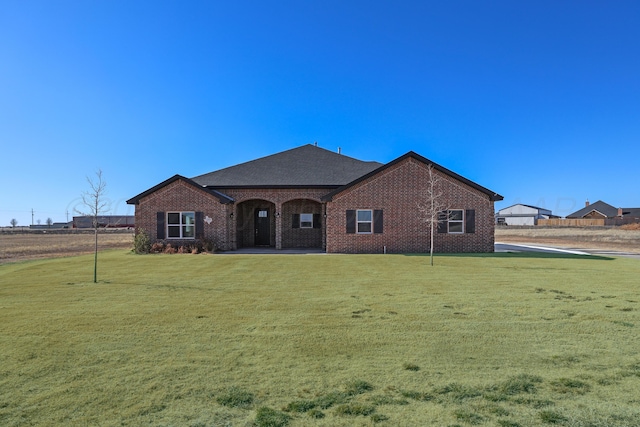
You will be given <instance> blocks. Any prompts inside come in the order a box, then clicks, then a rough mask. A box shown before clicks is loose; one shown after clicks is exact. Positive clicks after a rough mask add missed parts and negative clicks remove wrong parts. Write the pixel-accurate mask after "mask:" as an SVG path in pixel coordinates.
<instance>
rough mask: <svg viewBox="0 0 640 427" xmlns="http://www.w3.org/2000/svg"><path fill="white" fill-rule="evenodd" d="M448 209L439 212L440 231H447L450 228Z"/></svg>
mask: <svg viewBox="0 0 640 427" xmlns="http://www.w3.org/2000/svg"><path fill="white" fill-rule="evenodd" d="M448 216H449V215H448V214H447V211H440V212H438V233H446V232H447V231H448V230H447V229H448V225H449V224H448V221H447V219H448Z"/></svg>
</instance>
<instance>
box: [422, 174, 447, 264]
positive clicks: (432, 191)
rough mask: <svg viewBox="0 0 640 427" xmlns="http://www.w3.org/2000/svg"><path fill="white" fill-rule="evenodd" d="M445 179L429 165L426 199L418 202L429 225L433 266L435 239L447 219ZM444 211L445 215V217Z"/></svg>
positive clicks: (431, 262)
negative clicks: (442, 222)
mask: <svg viewBox="0 0 640 427" xmlns="http://www.w3.org/2000/svg"><path fill="white" fill-rule="evenodd" d="M442 181H443V179H442V178H441V177H440V175H438V174H437V173H436V171H435V170H434V168H433V164H429V166H427V183H426V184H427V185H426V190H425V192H424V200H423V201H420V202H418V210H419V211H420V214H421V218H422V220H423V221H424V222H425V223H427V225H428V227H429V235H430V237H429V262H430V264H431V265H432V266H433V240H434V236H435V232H436V230H437V229H438V224H439V223H440V222H441V221H446V219H447V218H446V216H447V212H448V209H449V208H448V207H447V206H446V205H445V203H444V200H443V195H444V191H443V190H442ZM443 213H444V217H443Z"/></svg>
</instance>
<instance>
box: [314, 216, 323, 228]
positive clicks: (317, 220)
mask: <svg viewBox="0 0 640 427" xmlns="http://www.w3.org/2000/svg"><path fill="white" fill-rule="evenodd" d="M321 218H322V215H320V214H313V228H322V220H321Z"/></svg>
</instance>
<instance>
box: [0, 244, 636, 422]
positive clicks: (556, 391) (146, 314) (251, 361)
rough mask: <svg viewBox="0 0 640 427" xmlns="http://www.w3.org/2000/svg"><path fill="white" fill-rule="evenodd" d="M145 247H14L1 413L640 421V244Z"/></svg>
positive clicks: (0, 363)
mask: <svg viewBox="0 0 640 427" xmlns="http://www.w3.org/2000/svg"><path fill="white" fill-rule="evenodd" d="M435 264H436V265H435V266H434V267H430V266H429V265H428V258H427V257H424V256H402V255H363V256H360V255H349V256H344V255H284V256H283V255H254V256H250V255H237V256H221V255H210V254H201V255H144V256H140V255H134V254H132V253H130V252H127V251H122V250H118V251H108V252H104V253H103V254H101V258H100V264H99V275H98V279H99V282H100V283H98V284H97V285H96V284H92V283H91V280H92V257H91V256H90V255H89V256H80V257H72V258H60V259H53V260H46V261H32V262H28V263H10V264H5V265H2V266H0V325H2V326H1V329H0V348H2V352H0V425H3V426H22V425H43V426H48V425H51V426H57V425H101V426H116V425H117V426H120V425H125V426H138V425H158V426H172V425H180V426H193V427H195V426H246V427H249V426H258V427H263V426H278V425H285V424H287V423H288V425H289V426H294V427H295V426H344V427H346V426H371V425H381V426H417V425H420V426H422V425H425V426H428V425H433V426H454V425H459V426H468V425H484V426H502V427H505V426H506V427H518V426H548V425H561V426H570V427H587V426H590V427H597V426H619V427H638V426H640V409H639V408H640V398H639V397H638V396H640V353H639V348H638V342H640V292H639V290H638V286H637V278H638V277H640V262H638V261H637V260H633V259H620V258H603V257H597V256H590V257H579V256H569V255H564V256H558V255H544V254H529V255H527V254H492V255H474V256H436V259H435Z"/></svg>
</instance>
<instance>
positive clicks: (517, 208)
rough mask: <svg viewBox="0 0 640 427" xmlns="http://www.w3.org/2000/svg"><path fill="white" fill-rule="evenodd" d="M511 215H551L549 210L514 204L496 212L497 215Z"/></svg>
mask: <svg viewBox="0 0 640 427" xmlns="http://www.w3.org/2000/svg"><path fill="white" fill-rule="evenodd" d="M513 213H518V214H522V213H535V214H549V215H550V214H551V211H550V210H549V209H545V208H541V207H538V206H533V205H525V204H523V203H516V204H515V205H511V206H508V207H506V208H502V209H500V210H499V211H498V214H499V215H504V214H513Z"/></svg>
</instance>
